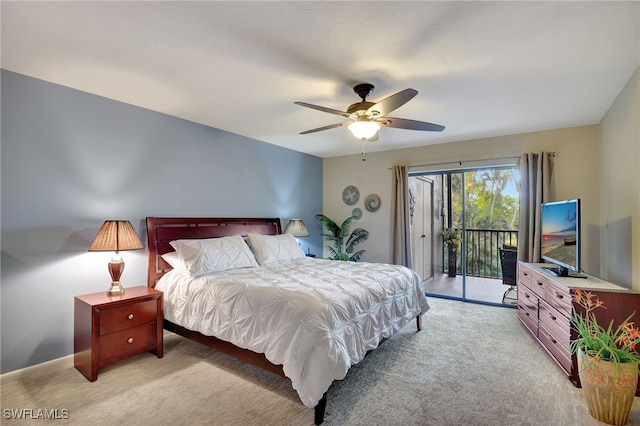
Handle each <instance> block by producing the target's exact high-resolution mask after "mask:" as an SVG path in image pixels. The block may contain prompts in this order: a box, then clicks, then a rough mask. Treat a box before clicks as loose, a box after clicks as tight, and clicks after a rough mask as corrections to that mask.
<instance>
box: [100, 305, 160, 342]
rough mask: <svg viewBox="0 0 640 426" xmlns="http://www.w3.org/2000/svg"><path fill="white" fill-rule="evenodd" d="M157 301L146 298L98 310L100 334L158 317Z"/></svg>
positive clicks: (124, 328) (137, 324) (140, 323)
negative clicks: (145, 299)
mask: <svg viewBox="0 0 640 426" xmlns="http://www.w3.org/2000/svg"><path fill="white" fill-rule="evenodd" d="M157 309H158V302H157V301H155V300H147V301H146V302H138V303H134V304H132V305H129V306H122V307H119V308H112V309H102V310H100V335H104V334H109V333H113V332H115V331H120V330H126V329H128V328H131V327H136V326H139V325H142V324H146V323H149V322H155V321H156V319H157V318H158V310H157Z"/></svg>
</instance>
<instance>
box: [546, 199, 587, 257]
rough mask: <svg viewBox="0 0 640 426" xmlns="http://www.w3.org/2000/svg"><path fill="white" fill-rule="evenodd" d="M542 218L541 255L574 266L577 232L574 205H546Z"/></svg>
mask: <svg viewBox="0 0 640 426" xmlns="http://www.w3.org/2000/svg"><path fill="white" fill-rule="evenodd" d="M542 217H543V223H542V255H543V256H547V257H550V258H553V259H555V260H558V261H560V262H562V263H565V264H566V265H574V266H575V263H576V243H577V240H576V238H577V230H578V226H577V223H576V220H577V211H576V204H575V203H562V204H551V205H546V206H544V211H543V213H542Z"/></svg>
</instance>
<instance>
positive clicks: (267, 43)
mask: <svg viewBox="0 0 640 426" xmlns="http://www.w3.org/2000/svg"><path fill="white" fill-rule="evenodd" d="M1 7H2V10H1V12H2V68H5V69H8V70H11V71H15V72H18V73H22V74H26V75H29V76H33V77H37V78H40V79H43V80H46V81H51V82H54V83H58V84H62V85H64V86H68V87H72V88H76V89H79V90H82V91H86V92H89V93H94V94H96V95H100V96H104V97H107V98H110V99H115V100H118V101H122V102H126V103H129V104H133V105H137V106H140V107H144V108H148V109H151V110H154V111H159V112H162V113H166V114H170V115H173V116H176V117H181V118H184V119H187V120H191V121H194V122H197V123H202V124H206V125H209V126H212V127H216V128H219V129H223V130H227V131H230V132H233V133H237V134H240V135H244V136H247V137H250V138H254V139H258V140H261V141H264V142H268V143H272V144H275V145H280V146H283V147H286V148H290V149H294V150H297V151H301V152H306V153H309V154H313V155H316V156H320V157H331V156H337V155H347V154H358V153H360V151H361V143H360V142H359V141H358V140H357V139H355V138H354V137H353V136H351V134H350V133H349V131H348V130H347V129H346V128H345V127H342V128H336V129H331V130H327V131H324V132H319V133H314V134H309V135H299V134H298V133H299V132H301V131H304V130H308V129H312V128H315V127H320V126H324V125H328V124H333V123H339V122H341V121H343V119H342V118H341V117H338V116H335V115H330V114H326V113H323V112H320V111H315V110H312V109H308V108H304V107H301V106H297V105H294V103H293V102H294V101H303V102H308V103H312V104H317V105H322V106H326V107H329V108H334V109H338V110H346V108H347V106H348V105H349V104H351V103H354V102H357V101H359V98H358V97H357V95H356V94H355V93H354V92H353V91H352V87H353V85H354V84H356V83H360V82H369V83H372V84H374V85H375V86H376V90H375V92H374V93H373V94H372V95H371V96H370V98H369V100H371V101H377V100H381V99H383V98H385V97H387V96H389V95H391V94H393V93H396V92H398V91H400V90H402V89H405V88H409V87H410V88H414V89H416V90H418V91H419V94H418V95H417V96H416V97H415V98H414V99H413V100H411V101H410V102H409V103H407V104H406V105H404V106H402V107H401V108H399V109H398V110H396V111H394V112H393V113H392V114H391V115H392V116H395V117H402V118H408V119H413V120H420V121H429V122H433V123H438V124H442V125H445V126H446V130H445V131H444V132H442V133H433V132H420V131H411V130H399V129H390V128H385V129H382V130H381V134H380V138H379V140H378V141H376V142H372V143H369V144H368V146H367V151H368V152H373V151H385V150H390V149H397V148H406V147H413V146H420V145H427V144H436V143H444V142H452V141H458V140H465V139H474V138H480V137H490V136H498V135H505V134H515V133H522V132H530V131H537V130H546V129H554V128H561V127H571V126H579V125H587V124H594V123H598V122H599V121H600V120H601V119H602V117H603V115H604V113H605V112H606V111H607V109H608V108H609V106H610V105H611V103H612V102H613V101H614V100H615V97H616V96H617V95H618V93H619V92H620V90H621V89H622V88H623V86H624V84H625V83H626V82H627V81H628V79H629V78H630V77H631V75H632V74H633V72H634V70H635V69H636V68H637V67H638V65H639V64H640V30H639V28H640V2H638V1H630V2H611V1H605V2H591V1H589V2H451V1H447V2H430V1H422V2H399V1H390V2H324V1H314V2H299V1H294V2H291V1H289V2H273V1H260V2H244V1H235V2H217V1H215V2H214V1H200V2H185V1H182V2H180V1H178V2H159V1H158V2H148V1H147V2H57V1H54V2H49V1H45V2H22V1H18V2H10V1H2V3H1Z"/></svg>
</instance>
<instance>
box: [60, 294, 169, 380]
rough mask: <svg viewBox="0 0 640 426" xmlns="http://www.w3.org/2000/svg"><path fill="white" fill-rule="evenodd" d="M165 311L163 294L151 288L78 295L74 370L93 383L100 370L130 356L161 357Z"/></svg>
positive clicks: (76, 299)
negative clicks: (150, 353) (109, 293)
mask: <svg viewBox="0 0 640 426" xmlns="http://www.w3.org/2000/svg"><path fill="white" fill-rule="evenodd" d="M162 310H163V304H162V292H161V291H158V290H154V289H152V288H149V287H130V288H127V289H126V291H125V293H124V294H123V295H115V296H110V295H108V294H107V292H106V291H103V292H100V293H92V294H85V295H82V296H76V297H75V306H74V337H73V346H74V365H75V367H76V368H77V369H78V371H80V372H81V373H82V374H84V375H85V377H86V378H87V379H89V380H90V381H92V382H93V381H95V380H97V379H98V369H99V368H100V367H104V366H105V365H108V364H111V363H114V362H116V361H120V360H122V359H125V358H128V357H130V356H133V355H137V354H140V353H143V352H147V351H152V352H153V353H154V354H156V355H157V357H158V358H162V349H163V346H162V328H163V321H164V317H163V311H162Z"/></svg>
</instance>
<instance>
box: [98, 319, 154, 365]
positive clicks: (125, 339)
mask: <svg viewBox="0 0 640 426" xmlns="http://www.w3.org/2000/svg"><path fill="white" fill-rule="evenodd" d="M155 331H156V323H155V322H152V323H149V324H144V325H141V326H138V327H135V328H129V329H127V330H123V331H119V332H117V333H111V334H107V335H105V336H101V337H100V361H104V360H108V359H109V358H113V357H117V356H120V355H124V354H128V353H132V352H146V351H147V350H149V349H148V348H155V346H156V332H155Z"/></svg>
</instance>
